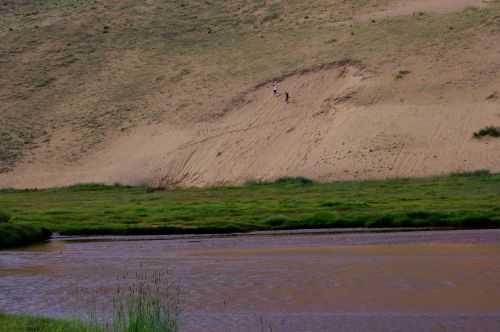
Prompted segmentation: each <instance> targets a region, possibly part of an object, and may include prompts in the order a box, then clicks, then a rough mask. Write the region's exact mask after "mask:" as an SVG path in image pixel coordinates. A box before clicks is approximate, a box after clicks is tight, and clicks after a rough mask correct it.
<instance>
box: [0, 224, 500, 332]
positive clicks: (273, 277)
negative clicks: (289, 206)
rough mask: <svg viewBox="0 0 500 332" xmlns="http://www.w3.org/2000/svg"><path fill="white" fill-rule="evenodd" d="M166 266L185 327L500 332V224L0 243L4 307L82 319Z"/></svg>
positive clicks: (203, 330)
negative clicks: (5, 246)
mask: <svg viewBox="0 0 500 332" xmlns="http://www.w3.org/2000/svg"><path fill="white" fill-rule="evenodd" d="M165 270H168V277H169V278H171V279H172V280H174V281H175V283H176V284H177V285H178V286H179V287H180V289H181V306H182V312H181V331H182V332H212V331H213V332H222V331H224V332H226V331H229V332H231V331H238V332H246V331H248V332H250V331H251V332H254V331H255V332H261V331H266V332H268V331H272V332H285V331H286V332H299V331H300V332H306V331H314V332H316V331H317V332H319V331H325V332H326V331H328V332H330V331H332V332H336V331H338V332H344V331H346V332H347V331H349V332H355V331H360V332H361V331H362V332H379V331H380V332H382V331H383V332H389V331H394V332H396V331H397V332H411V331H426V332H433V331H440V332H441V331H450V332H451V331H453V332H461V331H467V332H472V331H477V332H489V331H491V332H498V331H500V230H471V231H428V232H396V233H363V234H357V233H354V234H353V233H340V234H330V233H321V232H319V233H313V234H289V235H286V236H285V235H282V236H275V235H271V234H267V235H260V236H256V235H252V236H250V235H248V236H223V237H208V236H202V237H189V236H188V237H168V236H163V237H139V238H138V237H116V238H113V237H112V238H103V239H101V238H93V239H92V238H88V239H86V238H76V239H72V238H70V239H56V240H52V241H51V242H49V243H47V244H43V245H37V246H33V247H29V248H24V249H16V250H4V251H0V311H4V312H13V313H16V312H22V313H31V314H42V315H47V316H52V317H85V314H86V313H88V312H89V310H91V308H89V306H91V304H90V303H93V304H92V305H93V306H95V308H98V307H102V308H109V306H110V301H111V299H110V292H111V291H112V289H114V287H116V285H117V283H118V282H119V278H120V276H123V275H133V273H135V272H137V271H142V272H152V271H165Z"/></svg>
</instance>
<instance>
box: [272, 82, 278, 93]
mask: <svg viewBox="0 0 500 332" xmlns="http://www.w3.org/2000/svg"><path fill="white" fill-rule="evenodd" d="M273 95H274V96H278V82H274V83H273Z"/></svg>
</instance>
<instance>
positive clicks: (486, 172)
mask: <svg viewBox="0 0 500 332" xmlns="http://www.w3.org/2000/svg"><path fill="white" fill-rule="evenodd" d="M490 175H491V172H490V171H489V170H487V169H479V170H477V171H470V172H457V173H451V176H457V177H461V176H466V177H469V176H490Z"/></svg>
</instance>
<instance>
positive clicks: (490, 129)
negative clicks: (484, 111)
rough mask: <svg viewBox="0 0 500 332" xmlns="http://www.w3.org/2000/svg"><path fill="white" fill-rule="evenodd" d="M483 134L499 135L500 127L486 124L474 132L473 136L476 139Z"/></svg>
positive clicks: (483, 135)
mask: <svg viewBox="0 0 500 332" xmlns="http://www.w3.org/2000/svg"><path fill="white" fill-rule="evenodd" d="M485 136H491V137H500V127H494V126H488V127H484V128H483V129H481V130H479V131H476V132H475V133H474V138H477V139H480V138H482V137H485Z"/></svg>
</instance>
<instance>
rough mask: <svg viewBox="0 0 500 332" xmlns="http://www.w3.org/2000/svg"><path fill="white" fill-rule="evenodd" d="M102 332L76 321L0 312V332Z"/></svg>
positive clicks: (95, 327) (97, 328)
mask: <svg viewBox="0 0 500 332" xmlns="http://www.w3.org/2000/svg"><path fill="white" fill-rule="evenodd" d="M34 331H36V332H103V330H102V329H101V328H99V327H97V326H92V325H87V324H84V323H81V322H78V321H68V320H57V319H48V318H43V317H33V316H24V315H6V314H1V313H0V332H34Z"/></svg>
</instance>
